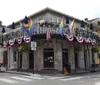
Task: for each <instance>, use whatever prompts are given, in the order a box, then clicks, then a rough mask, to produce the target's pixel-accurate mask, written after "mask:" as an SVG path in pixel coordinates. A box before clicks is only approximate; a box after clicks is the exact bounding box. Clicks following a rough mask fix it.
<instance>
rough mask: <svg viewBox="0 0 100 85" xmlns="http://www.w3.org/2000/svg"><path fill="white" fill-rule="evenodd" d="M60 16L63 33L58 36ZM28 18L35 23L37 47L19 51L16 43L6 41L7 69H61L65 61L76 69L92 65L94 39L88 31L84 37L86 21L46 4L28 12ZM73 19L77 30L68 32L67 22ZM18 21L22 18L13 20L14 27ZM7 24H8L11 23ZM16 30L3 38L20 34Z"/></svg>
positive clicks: (15, 36) (33, 38)
mask: <svg viewBox="0 0 100 85" xmlns="http://www.w3.org/2000/svg"><path fill="white" fill-rule="evenodd" d="M62 17H63V18H64V25H65V27H64V30H65V34H64V36H61V35H60V32H59V31H60V28H59V24H60V22H61V19H62ZM29 18H31V19H32V20H33V23H34V24H35V29H34V33H33V35H32V38H31V40H32V41H35V42H36V43H37V46H36V50H34V51H27V52H22V53H19V52H18V45H17V44H14V46H8V47H7V45H6V48H5V49H6V52H7V56H6V57H7V59H8V60H7V63H8V64H7V67H8V69H17V68H20V70H21V69H26V70H27V69H34V71H41V70H44V69H48V70H50V69H51V70H57V71H60V72H62V71H63V67H64V65H66V64H68V63H70V65H71V70H72V71H75V72H77V71H79V70H82V71H84V70H89V69H90V67H91V65H92V51H91V48H92V45H91V44H93V45H94V44H95V41H94V42H92V41H90V40H89V39H90V38H91V35H92V34H91V33H90V35H89V36H88V37H89V38H88V37H87V34H88V33H87V23H86V22H82V21H81V20H79V19H77V18H74V17H72V16H69V15H66V14H64V13H61V12H58V11H56V10H53V9H51V8H45V9H43V10H41V11H39V12H37V13H35V14H33V15H31V16H29ZM73 20H75V24H74V29H75V30H76V34H75V33H74V34H70V33H69V31H68V28H69V27H68V24H70V23H71V22H72V21H73ZM20 22H23V19H22V20H20V21H18V22H16V23H15V25H16V26H15V28H16V29H19V28H20V24H19V23H20ZM47 23H49V24H50V35H51V38H50V40H46V32H47V29H48V28H49V27H48V26H47ZM8 28H11V25H9V26H8ZM19 30H20V29H19ZM19 30H18V31H16V33H12V32H10V33H9V34H8V35H9V36H10V37H9V38H6V39H5V42H6V43H7V41H8V39H9V40H10V39H13V38H17V37H19V36H23V34H24V33H22V31H21V30H20V31H19ZM83 36H84V38H83ZM91 39H92V38H91ZM29 45H30V44H29Z"/></svg>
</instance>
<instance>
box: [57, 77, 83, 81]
mask: <svg viewBox="0 0 100 85" xmlns="http://www.w3.org/2000/svg"><path fill="white" fill-rule="evenodd" d="M81 78H83V77H74V78H67V79H59V80H61V81H69V80H76V79H81Z"/></svg>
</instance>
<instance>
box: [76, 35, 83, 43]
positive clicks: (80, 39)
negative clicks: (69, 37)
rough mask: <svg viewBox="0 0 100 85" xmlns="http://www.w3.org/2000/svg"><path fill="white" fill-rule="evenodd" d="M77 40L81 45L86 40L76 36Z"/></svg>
mask: <svg viewBox="0 0 100 85" xmlns="http://www.w3.org/2000/svg"><path fill="white" fill-rule="evenodd" d="M75 38H76V40H77V41H78V42H79V43H80V44H82V43H83V41H84V38H83V37H76V36H75Z"/></svg>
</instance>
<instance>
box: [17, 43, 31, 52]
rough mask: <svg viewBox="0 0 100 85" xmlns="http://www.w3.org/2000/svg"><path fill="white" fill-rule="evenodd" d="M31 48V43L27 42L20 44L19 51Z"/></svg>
mask: <svg viewBox="0 0 100 85" xmlns="http://www.w3.org/2000/svg"><path fill="white" fill-rule="evenodd" d="M30 49H31V47H30V45H28V44H25V43H23V44H22V45H20V46H19V48H18V50H19V52H26V51H28V50H30Z"/></svg>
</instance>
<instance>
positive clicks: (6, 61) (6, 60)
mask: <svg viewBox="0 0 100 85" xmlns="http://www.w3.org/2000/svg"><path fill="white" fill-rule="evenodd" d="M7 64H8V57H7V51H4V52H3V66H5V67H7Z"/></svg>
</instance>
